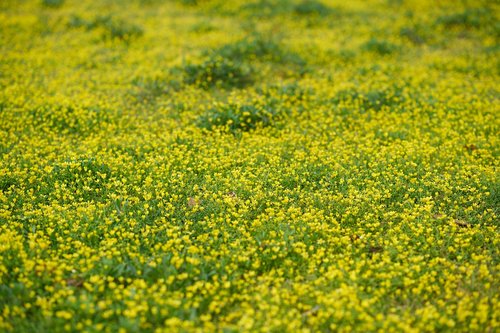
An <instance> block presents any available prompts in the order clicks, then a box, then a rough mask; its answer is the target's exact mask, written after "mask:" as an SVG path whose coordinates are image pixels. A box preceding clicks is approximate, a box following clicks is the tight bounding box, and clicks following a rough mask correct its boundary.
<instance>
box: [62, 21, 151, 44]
mask: <svg viewBox="0 0 500 333" xmlns="http://www.w3.org/2000/svg"><path fill="white" fill-rule="evenodd" d="M68 26H69V27H71V28H80V27H83V28H85V29H87V30H94V29H99V28H100V29H103V31H104V33H103V38H104V39H117V40H122V41H129V40H131V39H133V38H136V37H139V36H142V34H143V33H144V32H143V30H142V28H141V27H139V26H137V25H135V24H131V23H128V22H126V21H124V20H122V19H116V18H113V17H112V16H111V15H105V16H96V17H95V18H94V19H92V20H86V19H83V18H81V17H79V16H77V15H74V16H72V17H71V18H70V20H69V23H68Z"/></svg>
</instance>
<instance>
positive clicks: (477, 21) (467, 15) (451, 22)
mask: <svg viewBox="0 0 500 333" xmlns="http://www.w3.org/2000/svg"><path fill="white" fill-rule="evenodd" d="M495 21H496V20H495V18H494V17H493V15H492V14H491V11H490V10H489V9H487V8H468V9H466V10H464V11H463V12H461V13H454V14H449V15H443V16H440V17H438V19H437V20H436V23H437V24H441V25H443V26H445V27H448V28H451V27H463V28H469V29H471V28H474V29H475V28H480V27H483V26H489V25H490V24H493V23H494V22H495Z"/></svg>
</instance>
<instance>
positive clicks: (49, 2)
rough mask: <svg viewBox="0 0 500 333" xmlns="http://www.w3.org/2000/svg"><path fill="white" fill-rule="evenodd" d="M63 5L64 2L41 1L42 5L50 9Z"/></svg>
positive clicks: (57, 0)
mask: <svg viewBox="0 0 500 333" xmlns="http://www.w3.org/2000/svg"><path fill="white" fill-rule="evenodd" d="M63 4H64V0H42V5H43V6H45V7H50V8H58V7H61V6H62V5H63Z"/></svg>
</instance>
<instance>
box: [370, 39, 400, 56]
mask: <svg viewBox="0 0 500 333" xmlns="http://www.w3.org/2000/svg"><path fill="white" fill-rule="evenodd" d="M362 49H363V50H365V51H369V52H374V53H378V54H380V55H388V54H392V53H395V52H396V51H397V50H398V46H397V45H395V44H392V43H390V42H388V41H385V40H378V39H376V38H372V39H370V40H369V41H368V42H366V43H364V44H363V46H362Z"/></svg>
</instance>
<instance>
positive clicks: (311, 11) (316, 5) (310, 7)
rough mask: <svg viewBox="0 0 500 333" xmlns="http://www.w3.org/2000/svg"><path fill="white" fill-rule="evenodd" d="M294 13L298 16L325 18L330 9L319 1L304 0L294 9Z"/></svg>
mask: <svg viewBox="0 0 500 333" xmlns="http://www.w3.org/2000/svg"><path fill="white" fill-rule="evenodd" d="M294 12H295V13H296V14H298V15H318V16H326V15H328V14H330V12H331V9H330V7H328V6H326V5H325V4H323V3H321V2H319V1H314V0H305V1H302V2H301V3H299V4H297V5H296V6H295V7H294Z"/></svg>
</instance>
